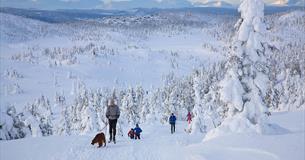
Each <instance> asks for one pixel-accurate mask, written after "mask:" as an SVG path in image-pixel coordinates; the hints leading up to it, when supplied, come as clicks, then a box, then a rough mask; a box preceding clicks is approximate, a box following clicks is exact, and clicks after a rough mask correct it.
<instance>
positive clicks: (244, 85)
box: [206, 0, 268, 138]
mask: <svg viewBox="0 0 305 160" xmlns="http://www.w3.org/2000/svg"><path fill="white" fill-rule="evenodd" d="M238 11H239V12H240V13H241V18H240V19H239V20H238V22H237V23H236V25H235V27H236V28H237V30H238V31H237V33H236V36H235V37H234V43H233V46H232V49H233V50H232V52H231V55H230V57H229V59H228V66H227V67H228V71H227V74H226V75H225V79H224V80H222V81H221V83H220V86H221V87H222V89H221V99H222V100H223V101H224V102H226V103H227V105H228V107H229V114H228V118H226V120H225V121H224V122H223V123H222V124H221V126H220V127H218V128H216V129H215V130H212V131H211V132H209V133H208V134H207V136H206V138H211V137H214V136H218V135H221V134H226V133H230V132H249V131H251V132H258V133H265V132H267V119H266V116H267V115H266V113H267V112H268V110H267V107H266V105H265V103H264V102H263V97H264V96H265V94H266V86H265V84H266V83H267V82H268V77H267V76H266V74H267V73H268V71H266V69H265V68H264V64H265V63H266V58H265V48H264V46H263V42H262V35H263V33H264V31H265V26H264V22H263V19H264V3H263V1H262V0H243V1H242V2H241V4H240V7H239V8H238Z"/></svg>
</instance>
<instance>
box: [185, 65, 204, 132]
mask: <svg viewBox="0 0 305 160" xmlns="http://www.w3.org/2000/svg"><path fill="white" fill-rule="evenodd" d="M200 76H201V74H200V73H199V71H195V75H194V77H193V81H194V82H193V84H194V86H193V87H194V93H195V106H194V109H193V115H194V118H193V121H192V123H191V125H190V126H189V128H188V131H189V132H191V133H193V134H194V133H204V132H205V131H206V126H205V125H204V117H203V116H204V107H203V103H202V99H203V97H202V94H203V85H201V83H202V82H201V80H202V79H201V78H200Z"/></svg>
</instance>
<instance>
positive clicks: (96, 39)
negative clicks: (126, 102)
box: [0, 13, 232, 109]
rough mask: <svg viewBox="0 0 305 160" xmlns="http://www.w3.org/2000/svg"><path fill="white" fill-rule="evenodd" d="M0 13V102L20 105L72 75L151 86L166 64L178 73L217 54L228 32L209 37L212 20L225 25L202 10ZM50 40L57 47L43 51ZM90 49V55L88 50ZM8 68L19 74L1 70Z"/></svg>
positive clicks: (69, 82) (65, 86) (103, 83)
mask: <svg viewBox="0 0 305 160" xmlns="http://www.w3.org/2000/svg"><path fill="white" fill-rule="evenodd" d="M0 16H1V17H2V18H1V19H2V21H4V22H5V23H1V27H0V28H1V35H3V36H1V37H2V38H1V40H2V43H1V55H0V56H1V59H0V60H1V71H0V73H1V75H2V76H1V81H2V82H3V83H2V87H1V88H2V89H1V97H5V98H4V99H3V100H1V104H2V106H7V104H11V103H13V104H15V105H16V106H22V107H23V106H24V105H25V103H26V102H27V101H33V99H34V98H37V97H39V96H40V95H45V96H47V97H53V96H54V94H55V92H56V91H57V92H64V93H65V94H66V95H69V94H70V93H71V91H72V89H73V83H74V81H76V80H77V79H79V80H81V81H84V82H85V84H86V85H87V86H88V87H89V88H103V87H107V88H114V87H117V88H127V87H129V86H135V85H143V86H144V87H145V88H146V89H150V88H151V87H152V86H154V87H158V86H160V85H161V84H162V77H163V76H165V75H167V74H169V73H171V72H174V73H175V74H176V75H178V76H183V75H187V74H189V73H190V72H191V71H192V70H193V69H194V68H198V67H199V66H202V65H209V64H211V63H213V62H215V61H219V60H222V59H223V58H224V57H223V56H222V54H224V51H225V47H226V46H224V44H225V43H226V41H227V40H228V39H226V38H225V37H224V38H221V37H218V36H217V37H215V34H216V33H215V30H214V29H213V28H211V27H212V26H215V25H216V24H217V23H218V22H222V23H224V26H227V25H232V22H231V21H227V20H225V19H226V18H227V17H226V16H223V17H221V16H219V19H218V18H216V17H218V16H212V15H205V17H204V18H203V19H202V17H200V16H199V15H192V16H189V15H186V14H185V13H183V14H178V15H172V14H171V13H163V14H161V15H148V16H121V17H120V16H118V17H113V18H112V17H110V18H107V17H106V18H103V19H100V20H88V21H84V22H83V21H81V22H75V23H63V24H49V23H45V22H40V21H37V20H32V19H27V18H23V17H19V16H13V15H9V14H3V13H0ZM184 23H185V24H186V26H185V27H184V25H185V24H184ZM157 24H160V25H157ZM201 26H203V27H204V28H202V27H201ZM217 28H219V30H223V31H226V30H227V29H226V28H224V27H219V26H217ZM228 34H229V33H228ZM212 44H213V45H215V47H214V46H212ZM218 46H222V47H221V48H219V49H217V48H216V47H218ZM57 48H59V49H60V50H61V51H62V52H63V55H57V56H56V57H54V56H53V55H47V54H46V53H45V51H46V50H50V51H51V52H53V51H54V52H55V51H56V49H57ZM94 50H97V51H95V52H96V53H97V56H93V55H92V54H93V51H94ZM78 52H80V53H78ZM65 55H66V56H65ZM131 64H132V65H131ZM13 70H16V71H17V72H18V73H19V74H20V75H23V78H14V77H13V78H12V77H9V76H7V72H10V71H13ZM70 74H71V75H72V77H71V76H69V75H70ZM69 77H70V78H69ZM55 83H56V85H55ZM15 84H18V86H20V93H19V94H18V93H15V91H12V90H14V88H16V87H14V85H15ZM68 100H69V99H68ZM22 107H17V108H20V109H22Z"/></svg>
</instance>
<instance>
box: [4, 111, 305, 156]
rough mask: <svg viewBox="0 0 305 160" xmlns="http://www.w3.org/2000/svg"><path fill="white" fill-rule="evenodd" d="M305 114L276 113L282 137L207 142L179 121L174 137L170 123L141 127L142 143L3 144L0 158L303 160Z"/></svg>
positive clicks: (80, 139) (59, 139)
mask: <svg viewBox="0 0 305 160" xmlns="http://www.w3.org/2000/svg"><path fill="white" fill-rule="evenodd" d="M304 113H305V112H304V110H303V111H298V112H278V113H273V114H272V116H271V117H270V122H271V123H274V124H277V125H279V126H281V127H283V128H285V129H287V132H286V133H285V134H280V135H258V134H234V135H229V136H224V137H218V138H215V139H212V140H209V141H204V140H203V141H202V139H203V136H202V135H199V134H198V135H190V134H188V133H186V132H184V128H185V127H186V125H187V124H186V122H181V121H179V122H178V123H177V126H176V129H177V131H176V133H175V134H173V135H172V134H170V126H169V125H158V124H154V125H149V124H142V125H140V127H142V129H143V134H142V139H141V140H130V139H128V137H127V135H124V136H118V137H117V139H118V140H117V143H116V144H113V143H111V144H109V143H107V146H106V147H104V148H97V146H92V145H91V144H90V143H91V139H92V138H93V137H94V134H90V135H83V136H76V135H75V136H50V137H40V138H24V139H20V140H11V141H1V142H0V152H1V153H0V159H1V160H42V159H44V160H119V159H124V160H125V159H133V160H138V159H141V160H146V159H147V160H148V159H149V160H171V159H173V160H183V159H185V160H288V159H291V160H304V158H305V156H304V149H305V148H304V144H305V143H304V137H305V134H304V131H305V121H304V120H305V114H304ZM106 134H107V135H108V133H106ZM126 134H127V128H126ZM107 137H108V136H107Z"/></svg>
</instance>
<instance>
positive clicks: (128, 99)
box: [122, 87, 140, 126]
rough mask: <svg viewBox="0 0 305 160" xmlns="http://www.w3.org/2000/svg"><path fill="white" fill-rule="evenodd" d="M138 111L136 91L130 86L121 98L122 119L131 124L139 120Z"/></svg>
mask: <svg viewBox="0 0 305 160" xmlns="http://www.w3.org/2000/svg"><path fill="white" fill-rule="evenodd" d="M139 112H140V108H139V106H138V105H137V101H136V93H135V91H134V89H133V88H132V87H130V88H129V89H128V90H127V93H126V94H125V96H124V97H123V99H122V119H125V120H126V121H127V124H129V125H131V126H133V125H135V124H136V123H139V121H140V117H139V115H140V113H139Z"/></svg>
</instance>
